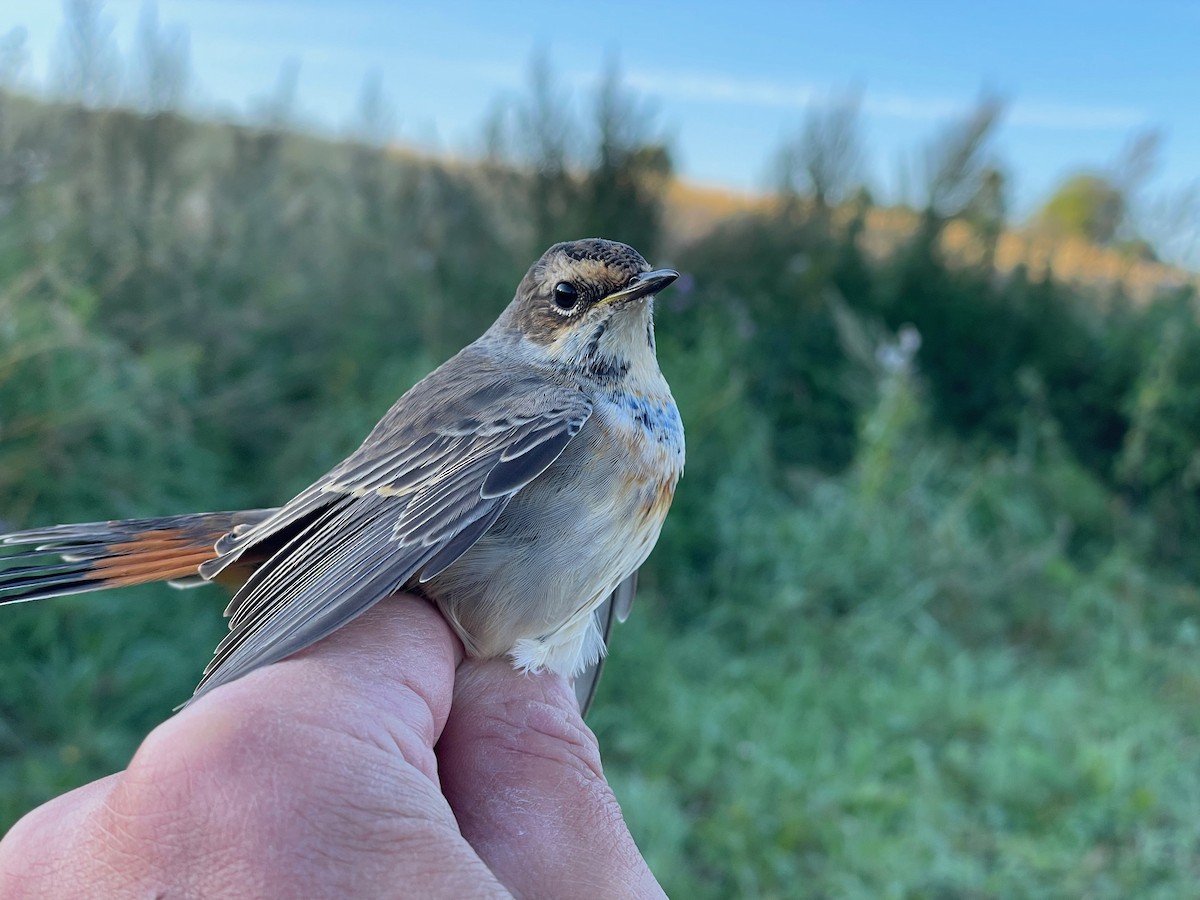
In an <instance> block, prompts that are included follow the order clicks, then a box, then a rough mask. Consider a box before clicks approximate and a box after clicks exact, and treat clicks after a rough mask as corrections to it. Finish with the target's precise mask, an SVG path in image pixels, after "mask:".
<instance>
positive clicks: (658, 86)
mask: <svg viewBox="0 0 1200 900" xmlns="http://www.w3.org/2000/svg"><path fill="white" fill-rule="evenodd" d="M624 81H625V82H626V83H627V84H628V85H629V86H630V87H632V88H635V89H636V90H640V91H643V92H645V93H648V94H655V95H657V96H659V97H664V98H670V99H673V100H685V101H698V102H704V103H728V104H737V105H742V106H759V107H764V108H769V109H786V110H804V109H808V108H809V107H811V106H816V105H820V104H822V103H826V102H829V101H830V100H831V99H835V98H836V97H837V96H838V94H837V93H836V92H834V91H830V90H828V89H826V88H821V87H818V86H817V85H813V84H806V83H792V84H786V83H782V82H774V81H762V80H754V79H741V78H730V77H727V76H721V75H700V74H685V75H674V74H671V75H668V74H664V73H659V72H646V71H633V72H629V73H628V74H626V75H625V76H624ZM861 107H862V111H863V112H864V113H865V114H866V115H869V116H878V117H881V118H889V119H903V120H908V121H917V122H933V121H941V120H944V119H949V118H954V117H956V116H962V115H965V114H967V113H969V112H970V111H971V109H972V108H973V103H972V102H970V101H967V102H964V101H962V100H954V99H950V98H947V97H918V96H911V95H906V94H890V93H879V92H873V93H864V94H863V96H862V100H861ZM1005 119H1006V120H1007V121H1008V122H1009V124H1011V125H1016V126H1020V127H1026V128H1057V129H1070V130H1080V131H1082V130H1115V129H1128V128H1133V127H1136V126H1138V125H1141V124H1144V123H1145V122H1146V116H1145V114H1144V113H1143V112H1141V111H1140V110H1137V109H1133V108H1130V107H1121V106H1087V105H1075V104H1062V103H1044V102H1037V101H1016V102H1014V103H1013V104H1012V105H1011V106H1010V107H1009V108H1008V111H1007V113H1006V115H1005Z"/></svg>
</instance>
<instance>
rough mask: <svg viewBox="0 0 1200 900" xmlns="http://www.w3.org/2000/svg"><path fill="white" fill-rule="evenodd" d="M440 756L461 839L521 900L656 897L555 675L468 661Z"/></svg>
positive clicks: (594, 749)
mask: <svg viewBox="0 0 1200 900" xmlns="http://www.w3.org/2000/svg"><path fill="white" fill-rule="evenodd" d="M437 750H438V758H439V761H440V763H441V769H442V789H443V791H444V792H445V795H446V797H447V799H448V800H449V801H450V805H451V806H452V807H453V808H454V811H455V814H456V816H457V817H458V823H459V827H460V828H461V829H462V833H463V836H464V837H466V838H467V840H468V841H470V842H471V845H472V846H473V847H474V848H475V850H476V851H477V852H478V853H479V855H480V856H481V857H482V858H483V860H484V862H486V863H487V864H488V867H489V868H490V869H491V870H492V871H493V872H494V873H495V874H496V876H497V877H498V878H499V879H500V881H501V882H502V883H503V884H504V885H505V886H506V887H508V888H509V889H510V890H512V891H513V892H514V893H515V894H517V895H518V896H549V897H565V896H587V897H604V896H620V897H661V896H663V894H662V890H661V888H660V887H659V886H658V883H657V882H656V881H655V880H654V876H653V875H652V874H651V873H650V870H649V869H648V868H647V866H646V863H645V861H644V860H643V859H642V856H641V854H640V853H639V852H638V849H637V846H636V845H635V844H634V842H633V838H632V836H631V835H630V834H629V830H628V828H627V827H626V826H625V821H624V819H623V817H622V815H621V810H620V807H619V806H618V804H617V801H616V798H615V797H614V796H613V793H612V790H611V788H609V786H608V783H607V782H606V781H605V779H604V774H603V771H602V769H601V765H600V752H599V748H598V746H597V744H596V739H595V737H594V736H593V735H592V733H591V731H590V730H588V728H587V726H586V725H584V723H583V720H582V719H581V718H580V715H579V709H578V706H577V705H576V702H575V696H574V693H573V692H572V691H571V689H570V687H569V686H568V685H567V683H566V681H565V680H564V679H562V678H561V677H558V676H555V675H551V674H544V675H537V676H533V675H525V674H521V673H519V672H515V671H513V669H512V667H511V666H510V665H509V664H508V663H507V662H505V661H502V660H492V661H489V662H473V661H469V662H466V663H464V664H463V665H462V666H460V667H459V672H458V678H457V681H456V683H455V696H454V705H453V707H452V709H451V713H450V719H449V720H448V721H447V723H446V728H445V730H444V731H443V732H442V739H441V741H440V743H439V744H438V748H437Z"/></svg>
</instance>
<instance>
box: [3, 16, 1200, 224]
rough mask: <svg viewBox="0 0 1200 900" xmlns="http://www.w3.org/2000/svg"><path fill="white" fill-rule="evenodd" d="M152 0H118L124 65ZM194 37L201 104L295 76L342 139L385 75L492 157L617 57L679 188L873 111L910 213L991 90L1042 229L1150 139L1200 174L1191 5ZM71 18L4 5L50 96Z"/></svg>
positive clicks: (1018, 176) (1199, 96)
mask: <svg viewBox="0 0 1200 900" xmlns="http://www.w3.org/2000/svg"><path fill="white" fill-rule="evenodd" d="M144 6H145V4H144V3H143V0H108V2H107V3H106V4H105V10H106V14H107V15H108V16H109V17H110V19H111V21H112V23H113V26H114V30H113V35H114V38H115V40H116V43H117V45H118V47H119V48H120V50H121V52H122V53H123V54H128V53H129V52H130V50H131V48H132V47H133V45H134V41H135V38H134V35H135V34H136V29H137V26H138V22H139V18H140V16H141V15H142V11H143V7H144ZM157 10H158V17H159V21H160V23H161V25H162V26H165V27H172V26H180V27H182V28H184V29H186V32H187V35H188V38H189V40H190V48H191V62H192V88H191V97H192V101H193V102H194V103H196V104H198V105H199V106H201V107H203V108H204V109H206V110H209V111H214V112H218V113H220V114H223V115H241V114H245V113H246V111H247V110H249V109H251V108H253V104H254V103H255V102H256V101H259V100H261V99H262V98H264V97H266V96H269V95H270V94H271V93H272V91H273V90H274V87H275V85H276V84H277V82H278V79H279V75H280V72H281V69H282V68H283V67H284V66H285V65H288V64H289V61H294V63H296V64H298V66H299V69H298V72H299V75H298V84H297V108H298V112H299V114H300V115H301V116H302V118H303V119H304V120H305V121H307V122H309V123H311V124H312V125H313V126H314V127H318V128H322V129H325V130H330V131H334V132H337V131H340V130H344V129H346V127H347V126H348V124H349V123H350V122H351V121H352V120H353V118H354V112H355V110H356V108H357V105H358V98H359V95H360V91H361V89H362V85H363V82H364V79H365V78H366V77H367V75H368V73H370V72H372V71H374V72H377V73H378V74H379V76H380V77H381V79H382V85H383V90H384V94H385V96H386V97H387V98H388V101H389V103H390V105H391V106H392V108H393V109H394V115H395V121H396V137H397V139H399V140H401V141H404V142H408V143H414V144H417V145H420V146H424V147H431V148H434V149H439V150H443V151H451V152H454V153H470V152H472V151H473V150H477V149H478V148H479V147H480V146H481V143H482V140H481V132H482V122H483V120H484V118H485V116H486V114H487V112H488V110H489V109H491V108H492V107H493V105H494V104H495V102H496V100H497V98H498V97H500V96H502V95H506V94H507V95H511V94H514V93H517V92H520V91H522V90H523V89H524V88H525V86H526V85H527V84H528V80H529V71H530V65H531V60H532V58H533V57H534V55H535V54H537V53H544V54H546V55H547V56H548V57H549V60H550V64H551V66H552V68H553V71H554V72H555V73H556V77H557V80H558V82H559V84H560V85H561V86H562V88H563V90H564V91H570V92H571V93H572V95H573V96H574V97H575V100H576V102H577V103H578V104H579V105H580V107H581V108H582V107H583V106H584V105H585V104H587V103H588V102H589V98H590V97H591V96H592V95H593V94H594V91H595V87H596V84H597V81H598V79H599V77H600V75H601V73H602V72H603V71H604V70H605V68H606V66H607V65H608V64H609V63H610V61H611V60H613V59H614V58H615V60H616V61H617V64H618V66H619V68H620V71H621V72H622V74H623V78H624V81H625V83H626V84H627V85H628V86H629V87H630V88H631V89H633V90H634V91H636V92H637V93H638V94H639V95H640V96H641V97H643V98H644V99H645V101H646V103H648V104H649V105H650V106H651V107H652V108H653V109H654V110H655V111H656V115H657V119H656V121H657V123H658V124H659V126H660V127H661V129H662V132H663V134H664V135H666V136H667V137H668V138H669V140H670V145H671V147H672V151H673V156H674V159H675V161H676V165H677V169H678V171H679V172H680V174H681V175H682V176H683V177H685V178H688V179H691V180H694V181H698V182H702V183H707V184H714V185H724V186H727V187H731V188H734V189H738V190H748V191H749V190H757V189H762V188H764V187H766V186H767V185H768V183H769V181H768V178H769V175H768V173H769V164H770V161H771V159H772V158H773V156H774V154H775V153H776V152H777V150H778V148H779V146H780V144H781V143H782V142H783V141H784V140H785V139H786V138H788V137H789V136H792V135H795V134H796V133H797V132H798V131H799V129H800V128H801V126H802V123H803V121H804V117H805V114H806V112H808V111H809V110H810V109H813V108H814V107H820V106H822V105H825V104H829V103H831V102H836V100H837V99H838V98H840V97H843V96H845V95H846V94H847V92H854V93H856V94H857V95H858V96H859V98H860V104H861V118H862V126H863V130H864V133H865V136H866V143H867V147H868V157H869V167H868V177H869V181H870V183H871V186H872V187H873V188H874V190H875V192H876V194H877V195H878V196H881V197H882V198H883V199H885V200H893V201H894V200H899V199H903V198H902V196H901V194H902V193H903V191H904V190H905V185H906V184H907V185H909V186H911V185H912V181H913V179H912V178H911V177H910V178H908V179H906V178H905V177H904V176H902V175H901V173H902V172H903V171H909V172H913V171H915V166H916V165H917V163H918V161H919V159H920V154H921V148H922V147H923V146H924V145H925V144H927V143H928V142H929V141H931V140H932V139H933V138H934V137H935V136H936V135H937V134H938V133H939V131H940V130H942V129H945V128H946V127H947V126H948V124H949V123H952V122H953V121H954V120H955V118H956V117H960V116H962V115H963V114H964V113H965V112H966V111H968V110H969V109H970V108H971V107H972V105H973V104H974V103H975V102H976V101H977V100H978V98H979V97H980V96H981V95H982V93H984V92H989V93H991V94H998V95H999V96H1001V97H1003V98H1006V100H1007V108H1006V109H1007V111H1006V114H1005V116H1004V119H1003V123H1002V126H1001V128H1000V131H999V132H998V135H997V139H996V142H995V152H996V154H997V155H998V157H999V158H1000V160H1002V161H1003V163H1004V164H1005V167H1006V170H1007V172H1008V174H1009V176H1010V179H1011V180H1010V183H1011V185H1012V187H1013V196H1014V201H1015V202H1014V204H1013V207H1014V209H1013V211H1014V213H1016V214H1017V215H1018V216H1023V215H1027V214H1028V213H1029V212H1030V211H1031V210H1034V209H1036V208H1037V205H1038V204H1039V203H1041V202H1042V201H1043V200H1044V199H1045V198H1046V197H1047V196H1048V195H1049V193H1050V192H1051V191H1052V190H1053V188H1054V186H1055V185H1056V184H1058V183H1060V182H1061V180H1062V179H1063V178H1064V177H1065V176H1067V175H1069V174H1071V173H1073V172H1077V171H1080V170H1105V169H1106V168H1107V167H1110V166H1112V165H1113V164H1114V162H1115V160H1117V159H1118V158H1119V157H1120V155H1121V152H1122V149H1123V148H1124V147H1126V146H1127V145H1128V143H1129V141H1130V140H1131V137H1132V136H1133V135H1134V134H1136V133H1138V132H1142V131H1145V130H1146V129H1158V130H1159V131H1161V133H1162V134H1163V136H1164V143H1163V152H1162V162H1161V165H1160V168H1159V170H1158V174H1157V176H1156V178H1155V180H1154V182H1153V183H1152V188H1153V190H1154V191H1157V192H1162V193H1170V192H1177V191H1180V190H1182V189H1183V188H1184V187H1185V186H1187V185H1191V184H1193V183H1196V182H1197V181H1198V180H1200V52H1197V48H1200V3H1197V2H1193V0H1175V2H1171V0H1159V2H1152V0H1147V2H1110V0H1040V2H1027V0H1009V2H1007V3H1003V4H987V3H963V2H961V0H959V2H940V0H906V2H882V0H879V2H871V0H843V2H802V0H792V2H766V0H738V2H728V0H723V2H719V3H718V2H692V3H676V2H660V3H649V2H644V0H643V2H640V3H635V2H623V0H608V2H604V3H589V4H573V3H553V2H532V0H531V2H525V3H520V2H516V0H508V2H483V0H478V2H473V3H469V2H449V0H448V2H442V3H438V4H414V3H407V2H383V0H341V2H315V0H159V2H158V4H157ZM61 22H62V5H61V3H59V2H56V0H40V2H32V3H31V2H28V0H0V34H2V33H4V32H7V31H9V29H11V28H13V27H17V26H23V27H24V28H25V29H26V34H27V48H28V54H29V64H28V66H27V72H26V74H25V78H26V79H27V83H28V84H29V85H30V86H32V87H38V86H44V85H46V84H47V82H48V77H49V75H48V73H49V72H50V71H51V69H52V66H53V60H54V58H55V53H56V45H57V42H58V34H59V29H60V26H61Z"/></svg>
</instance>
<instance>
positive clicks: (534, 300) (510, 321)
mask: <svg viewBox="0 0 1200 900" xmlns="http://www.w3.org/2000/svg"><path fill="white" fill-rule="evenodd" d="M678 277H679V273H678V272H675V271H673V270H671V269H653V270H652V269H651V268H650V264H649V263H647V262H646V260H645V259H644V258H643V257H642V255H641V254H640V253H638V252H637V251H636V250H634V249H633V248H632V247H630V246H629V245H628V244H622V243H619V242H617V241H606V240H602V239H600V238H586V239H584V240H580V241H567V242H565V243H561V244H555V245H554V246H553V247H551V248H550V249H549V250H547V251H546V252H545V253H543V254H542V257H541V259H539V260H538V261H537V262H535V263H534V264H533V265H532V266H531V267H530V269H529V271H528V272H527V273H526V274H525V277H524V278H523V279H522V280H521V284H520V286H519V287H518V288H517V295H516V297H515V298H514V299H513V302H512V304H511V305H510V306H509V308H508V310H507V311H506V312H505V315H504V316H503V317H502V318H501V322H504V323H505V324H506V325H507V326H509V327H515V328H516V330H517V331H518V332H519V333H520V335H521V336H522V339H523V340H525V341H527V342H529V343H530V344H532V345H534V347H536V348H538V349H539V350H540V352H542V353H544V354H546V355H547V356H548V357H549V358H550V360H551V361H558V362H573V361H580V362H585V361H586V358H587V357H588V356H589V355H590V356H595V355H596V354H599V355H600V356H601V357H605V358H608V357H619V358H623V359H628V358H631V357H636V356H639V355H645V353H646V352H647V350H648V351H649V354H650V356H651V357H652V356H653V353H654V332H653V324H652V317H651V313H652V308H653V300H654V295H655V294H657V293H658V292H659V291H660V290H662V289H663V288H665V287H667V286H668V285H669V284H671V282H673V281H674V280H675V279H676V278H678Z"/></svg>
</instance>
